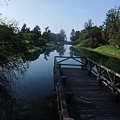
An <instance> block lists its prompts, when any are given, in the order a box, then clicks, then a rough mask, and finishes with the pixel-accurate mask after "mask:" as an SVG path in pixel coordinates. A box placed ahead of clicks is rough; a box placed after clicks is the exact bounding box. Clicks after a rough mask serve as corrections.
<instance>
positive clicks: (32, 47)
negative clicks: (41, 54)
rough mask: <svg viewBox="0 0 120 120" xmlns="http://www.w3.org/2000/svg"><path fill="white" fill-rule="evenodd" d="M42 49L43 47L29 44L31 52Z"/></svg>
mask: <svg viewBox="0 0 120 120" xmlns="http://www.w3.org/2000/svg"><path fill="white" fill-rule="evenodd" d="M40 49H41V48H40V47H35V46H33V45H28V52H29V53H32V52H35V51H38V50H40Z"/></svg>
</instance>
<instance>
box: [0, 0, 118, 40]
mask: <svg viewBox="0 0 120 120" xmlns="http://www.w3.org/2000/svg"><path fill="white" fill-rule="evenodd" d="M0 1H2V3H3V4H2V6H0V12H1V13H2V18H5V17H7V18H8V20H16V21H18V22H19V26H22V25H23V23H26V24H27V26H28V27H30V28H31V29H32V28H33V27H34V26H35V25H39V26H40V28H41V30H42V31H44V28H45V27H46V26H49V28H50V30H51V31H52V32H54V33H58V32H59V31H60V29H64V30H65V32H66V34H67V37H68V39H69V36H70V32H71V30H72V29H73V28H74V29H75V30H82V29H83V28H84V23H85V22H87V21H88V19H92V21H93V22H94V25H97V26H99V25H102V23H103V21H104V20H105V17H106V13H107V11H108V10H110V9H111V8H114V6H117V7H118V6H119V5H120V0H10V2H8V6H7V5H6V4H5V3H4V0H0Z"/></svg>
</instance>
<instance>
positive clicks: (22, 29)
mask: <svg viewBox="0 0 120 120" xmlns="http://www.w3.org/2000/svg"><path fill="white" fill-rule="evenodd" d="M21 32H22V33H28V32H30V28H28V27H27V24H25V23H24V24H23V26H22V28H21Z"/></svg>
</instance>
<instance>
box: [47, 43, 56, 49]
mask: <svg viewBox="0 0 120 120" xmlns="http://www.w3.org/2000/svg"><path fill="white" fill-rule="evenodd" d="M46 46H47V47H52V48H53V47H55V44H54V43H46Z"/></svg>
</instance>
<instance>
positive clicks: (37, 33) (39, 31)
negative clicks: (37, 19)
mask: <svg viewBox="0 0 120 120" xmlns="http://www.w3.org/2000/svg"><path fill="white" fill-rule="evenodd" d="M33 32H34V33H35V34H36V35H37V36H38V37H41V29H40V27H39V26H38V25H36V26H35V27H34V28H33Z"/></svg>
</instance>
